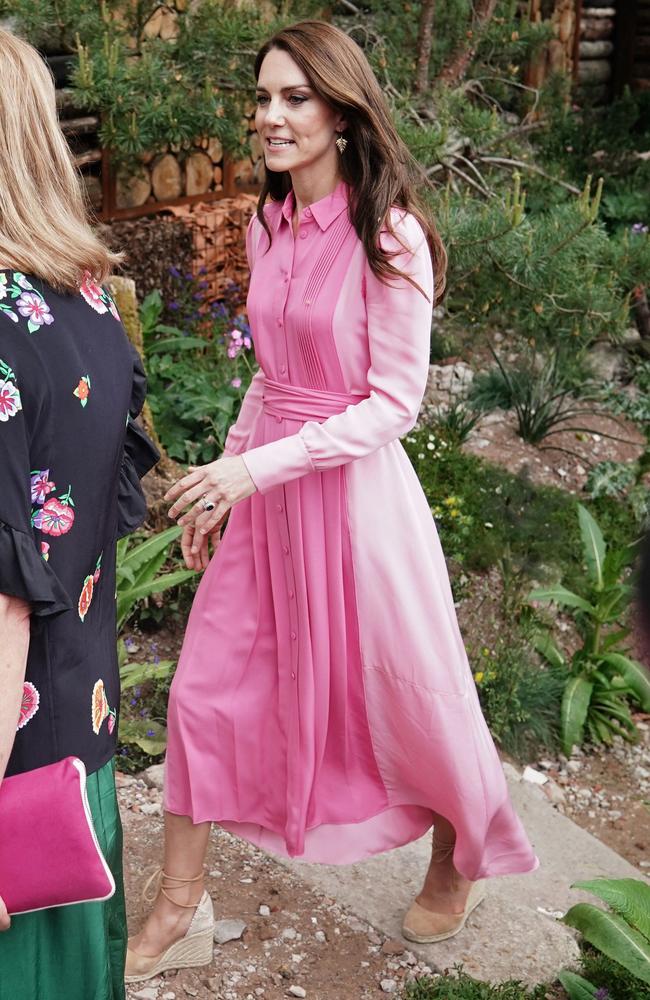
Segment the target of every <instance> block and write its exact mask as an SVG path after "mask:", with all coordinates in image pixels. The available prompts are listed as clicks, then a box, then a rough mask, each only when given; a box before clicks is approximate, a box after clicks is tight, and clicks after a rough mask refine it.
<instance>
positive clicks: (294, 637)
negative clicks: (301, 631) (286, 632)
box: [291, 632, 298, 640]
mask: <svg viewBox="0 0 650 1000" xmlns="http://www.w3.org/2000/svg"><path fill="white" fill-rule="evenodd" d="M291 638H292V639H294V640H295V639H297V638H298V636H297V635H296V633H295V632H292V633H291Z"/></svg>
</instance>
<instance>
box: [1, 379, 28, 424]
mask: <svg viewBox="0 0 650 1000" xmlns="http://www.w3.org/2000/svg"><path fill="white" fill-rule="evenodd" d="M22 408H23V406H22V403H21V400H20V392H19V390H18V389H17V388H16V386H15V385H14V384H13V382H10V381H8V380H5V381H2V380H0V421H2V422H3V423H6V421H7V420H9V418H10V417H15V416H16V414H17V413H18V411H19V410H22Z"/></svg>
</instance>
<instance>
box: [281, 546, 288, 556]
mask: <svg viewBox="0 0 650 1000" xmlns="http://www.w3.org/2000/svg"><path fill="white" fill-rule="evenodd" d="M282 551H283V552H284V554H285V556H288V555H289V546H288V545H283V546H282Z"/></svg>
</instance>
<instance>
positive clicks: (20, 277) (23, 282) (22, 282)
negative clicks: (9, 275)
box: [14, 271, 34, 292]
mask: <svg viewBox="0 0 650 1000" xmlns="http://www.w3.org/2000/svg"><path fill="white" fill-rule="evenodd" d="M14 281H15V282H16V284H17V285H19V286H20V288H24V289H26V290H27V291H28V292H31V291H32V289H33V287H34V286H33V285H32V283H31V281H28V279H27V278H26V277H25V275H24V274H21V272H20V271H14Z"/></svg>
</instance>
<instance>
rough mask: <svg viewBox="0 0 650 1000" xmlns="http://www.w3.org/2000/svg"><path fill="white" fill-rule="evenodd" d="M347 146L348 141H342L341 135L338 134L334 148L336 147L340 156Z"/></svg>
mask: <svg viewBox="0 0 650 1000" xmlns="http://www.w3.org/2000/svg"><path fill="white" fill-rule="evenodd" d="M347 144H348V140H347V139H344V138H343V135H342V134H341V133H340V132H339V137H338V139H337V140H336V146H337V149H338V151H339V153H340V154H341V156H343V153H344V152H345V147H346V146H347Z"/></svg>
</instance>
